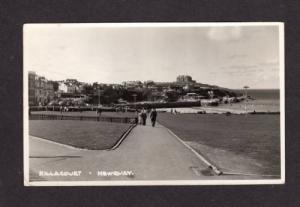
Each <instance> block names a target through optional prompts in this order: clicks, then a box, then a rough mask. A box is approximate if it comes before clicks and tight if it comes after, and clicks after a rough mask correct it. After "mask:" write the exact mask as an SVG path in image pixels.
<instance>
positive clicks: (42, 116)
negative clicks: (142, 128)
mask: <svg viewBox="0 0 300 207" xmlns="http://www.w3.org/2000/svg"><path fill="white" fill-rule="evenodd" d="M29 120H78V121H105V122H116V123H128V124H137V122H138V118H137V117H105V116H69V115H68V116H66V115H49V114H30V115H29Z"/></svg>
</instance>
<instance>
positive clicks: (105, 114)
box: [31, 111, 137, 117]
mask: <svg viewBox="0 0 300 207" xmlns="http://www.w3.org/2000/svg"><path fill="white" fill-rule="evenodd" d="M31 113H32V114H47V115H64V116H93V117H97V116H99V114H97V113H96V111H83V112H77V111H75V112H73V111H70V112H63V113H60V112H59V111H32V112H31ZM101 116H103V117H136V116H137V115H136V113H135V112H102V113H101Z"/></svg>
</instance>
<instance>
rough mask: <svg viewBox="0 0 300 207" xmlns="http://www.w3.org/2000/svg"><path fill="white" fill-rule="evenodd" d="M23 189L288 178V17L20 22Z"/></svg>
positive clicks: (236, 182)
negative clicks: (273, 19) (285, 19)
mask: <svg viewBox="0 0 300 207" xmlns="http://www.w3.org/2000/svg"><path fill="white" fill-rule="evenodd" d="M23 67H24V68H23V78H24V80H23V83H24V85H23V117H24V120H23V127H24V140H23V141H24V157H23V158H24V185H25V186H90V185H93V186H94V185H96V186H111V185H114V186H120V185H121V186H124V185H125V186H126V185H129V186H132V185H133V186H135V185H143V186H147V185H243V184H247V185H248V184H251V185H252V184H253V185H260V184H284V183H285V125H284V123H285V122H284V117H285V106H284V99H285V89H284V24H283V23H279V22H260V23H250V22H248V23H247V22H243V23H242V22H235V23H229V22H228V23H93V24H92V23H80V24H79V23H78V24H77V23H72V24H71V23H63V24H54V23H53V24H50V23H48V24H24V26H23Z"/></svg>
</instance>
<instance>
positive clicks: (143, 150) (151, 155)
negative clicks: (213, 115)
mask: <svg viewBox="0 0 300 207" xmlns="http://www.w3.org/2000/svg"><path fill="white" fill-rule="evenodd" d="M29 142H30V143H29V147H30V159H29V160H30V178H31V181H35V180H49V181H60V180H61V181H71V180H72V181H73V180H76V181H96V180H197V179H222V176H213V177H212V176H205V175H207V174H206V173H207V165H205V163H203V162H202V161H201V160H200V159H199V158H198V157H197V156H195V154H194V153H193V152H192V151H191V150H190V149H188V148H187V147H186V146H184V145H183V144H182V143H181V142H180V141H178V140H177V139H176V138H175V137H174V136H173V135H171V134H170V133H169V131H168V130H167V128H165V127H163V126H162V125H160V124H157V126H156V127H154V128H153V127H151V126H150V122H149V120H148V125H147V126H140V125H138V126H136V127H135V128H134V129H133V130H132V131H131V133H130V134H129V135H128V137H127V138H126V139H125V140H124V141H123V142H122V144H121V145H120V146H119V147H118V148H117V149H115V150H112V151H104V150H95V151H94V150H80V149H75V148H72V147H68V146H64V145H60V144H57V143H54V142H51V141H47V140H44V139H40V138H36V137H32V136H30V138H29ZM54 171H67V172H71V171H81V174H80V176H77V177H76V176H46V175H45V174H44V175H43V176H38V173H39V172H54ZM116 172H117V173H119V174H114V175H110V176H104V175H105V173H116ZM202 172H204V173H202ZM205 172H206V173H205ZM120 173H121V175H120ZM122 173H123V174H122ZM223 178H224V177H223Z"/></svg>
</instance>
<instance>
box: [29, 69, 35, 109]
mask: <svg viewBox="0 0 300 207" xmlns="http://www.w3.org/2000/svg"><path fill="white" fill-rule="evenodd" d="M35 78H36V73H35V72H33V71H29V73H28V99H29V100H28V101H29V103H28V104H29V106H33V105H35V103H36V98H35Z"/></svg>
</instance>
